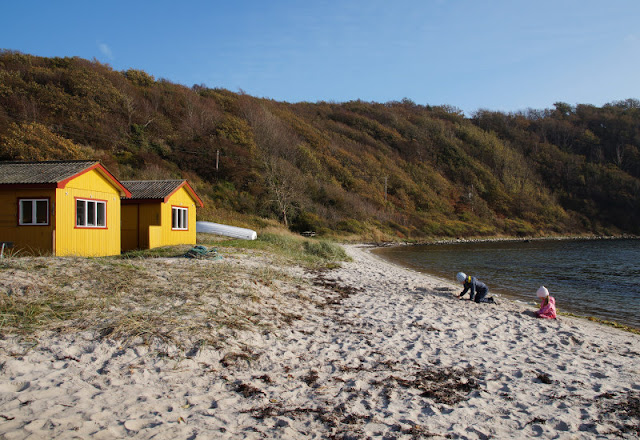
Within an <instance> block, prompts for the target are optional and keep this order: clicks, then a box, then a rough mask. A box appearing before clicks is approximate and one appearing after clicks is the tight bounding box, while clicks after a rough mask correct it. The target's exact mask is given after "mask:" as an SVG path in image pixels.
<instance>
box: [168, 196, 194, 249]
mask: <svg viewBox="0 0 640 440" xmlns="http://www.w3.org/2000/svg"><path fill="white" fill-rule="evenodd" d="M174 206H179V207H182V208H187V209H188V214H187V221H188V224H189V226H188V228H187V230H179V231H177V230H173V229H172V228H171V216H172V207H174ZM162 242H163V243H164V245H165V246H168V245H177V244H196V204H195V201H194V200H193V198H192V197H191V195H190V194H189V193H188V192H187V190H186V189H184V187H182V188H180V189H179V190H178V191H176V192H175V193H174V194H172V195H171V197H170V198H169V200H167V202H166V203H163V204H162Z"/></svg>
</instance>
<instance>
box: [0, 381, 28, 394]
mask: <svg viewBox="0 0 640 440" xmlns="http://www.w3.org/2000/svg"><path fill="white" fill-rule="evenodd" d="M30 386H31V382H6V383H0V393H19V392H21V391H24V390H26V389H27V388H29V387H30Z"/></svg>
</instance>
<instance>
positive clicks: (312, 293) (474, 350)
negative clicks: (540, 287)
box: [0, 245, 640, 440]
mask: <svg viewBox="0 0 640 440" xmlns="http://www.w3.org/2000/svg"><path fill="white" fill-rule="evenodd" d="M345 248H346V250H347V252H348V254H349V255H350V256H351V257H352V259H353V261H350V262H346V263H343V264H342V267H341V268H338V269H333V270H327V271H316V272H304V271H303V270H302V269H299V268H291V269H290V270H291V271H292V272H294V273H295V276H296V277H298V278H297V281H291V282H289V283H287V282H279V283H277V286H275V287H274V286H273V285H269V284H270V283H264V285H260V286H258V287H257V289H259V290H258V293H260V292H263V294H264V296H265V298H266V297H269V298H268V300H267V299H264V300H259V301H258V300H256V301H254V302H255V307H257V308H258V309H259V308H261V307H265V309H264V310H273V307H281V308H283V309H284V310H285V311H286V312H287V313H288V314H287V315H286V316H293V317H294V318H292V319H291V320H290V322H288V323H287V324H286V325H279V326H276V327H275V328H267V327H265V326H264V325H256V326H254V327H250V328H244V329H239V330H234V331H228V333H225V345H224V346H223V347H207V346H206V345H205V346H201V347H199V348H198V349H195V350H191V351H185V350H183V349H179V348H177V347H172V346H170V345H166V346H164V345H162V344H160V345H157V346H156V345H153V344H151V345H149V344H136V343H134V342H135V341H128V342H127V343H124V342H123V341H121V340H118V339H110V338H108V337H103V338H100V337H98V336H97V335H96V334H95V332H94V331H88V330H87V331H78V332H55V331H47V332H42V333H41V334H39V335H38V337H37V338H36V342H33V343H31V344H30V343H29V341H28V340H25V339H24V338H20V337H17V336H16V335H11V334H3V335H1V338H0V437H2V438H3V439H26V438H28V439H42V438H59V439H67V438H68V439H71V438H95V439H113V438H141V439H151V438H153V439H172V440H173V439H196V438H198V439H200V438H202V439H244V438H246V439H263V438H287V439H297V438H331V439H334V438H350V439H360V438H381V439H415V438H454V439H455V438H463V439H486V438H505V439H506V438H509V439H510V438H532V437H535V438H567V439H568V438H571V439H574V438H584V439H592V438H638V436H640V427H639V424H640V409H639V399H640V373H639V371H640V361H639V359H640V336H638V335H635V334H632V333H627V332H624V331H621V330H618V329H615V328H611V327H607V326H603V325H600V324H597V323H593V322H590V321H587V320H584V319H578V318H569V317H560V318H559V319H558V320H553V321H550V320H539V319H536V318H535V317H534V315H533V311H534V309H532V308H531V307H530V306H527V305H524V304H519V303H515V302H511V301H508V300H506V299H505V298H500V297H498V298H497V300H498V304H497V305H490V304H475V303H473V302H471V301H468V300H465V301H463V300H459V299H458V298H456V297H455V296H454V294H457V293H459V291H460V290H461V289H460V286H457V285H455V284H453V276H454V273H453V272H452V280H442V279H438V278H435V277H432V276H427V275H424V274H421V273H417V272H413V271H410V270H408V269H405V268H402V267H398V266H394V265H392V264H390V263H387V262H385V261H383V260H381V259H379V258H378V257H376V256H374V255H372V254H371V253H369V252H368V250H367V247H366V246H356V245H348V246H345ZM174 264H181V265H189V264H200V265H202V264H211V265H216V264H229V261H225V260H222V261H211V262H209V261H206V262H202V261H187V260H185V262H177V263H174ZM233 264H235V265H236V266H237V265H240V266H241V267H242V266H243V265H250V264H253V265H255V264H269V263H268V262H264V263H259V262H258V263H256V260H255V259H250V258H244V259H243V258H242V257H237V258H236V259H234V260H233ZM185 268H188V266H185ZM452 271H455V268H454V269H452ZM292 279H293V278H292ZM300 280H303V281H304V282H300ZM285 293H286V295H285ZM534 294H535V292H532V296H533V295H534ZM270 308H271V309H270ZM559 308H560V309H562V304H559ZM256 313H258V312H256ZM265 313H266V312H265ZM269 313H270V312H269ZM212 331H213V330H212Z"/></svg>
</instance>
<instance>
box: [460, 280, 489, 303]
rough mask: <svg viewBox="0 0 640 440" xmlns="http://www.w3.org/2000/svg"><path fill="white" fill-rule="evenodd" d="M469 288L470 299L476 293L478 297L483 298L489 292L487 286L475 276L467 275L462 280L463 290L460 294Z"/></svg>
mask: <svg viewBox="0 0 640 440" xmlns="http://www.w3.org/2000/svg"><path fill="white" fill-rule="evenodd" d="M469 290H471V292H470V295H471V298H470V299H471V301H473V299H474V298H475V296H476V295H478V297H479V298H483V297H485V296H486V295H487V293H489V288H488V287H487V285H486V284H485V283H483V282H482V281H478V280H477V279H476V277H472V276H468V277H467V279H466V280H464V290H463V291H462V293H461V294H460V296H463V295H464V294H465V293H467V291H469Z"/></svg>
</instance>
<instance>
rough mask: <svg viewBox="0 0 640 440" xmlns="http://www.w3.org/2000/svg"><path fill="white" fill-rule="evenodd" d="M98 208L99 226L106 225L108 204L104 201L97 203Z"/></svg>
mask: <svg viewBox="0 0 640 440" xmlns="http://www.w3.org/2000/svg"><path fill="white" fill-rule="evenodd" d="M97 205H98V206H97V209H98V226H106V225H107V216H106V215H105V214H106V213H105V211H106V204H105V203H103V202H98V203H97Z"/></svg>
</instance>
